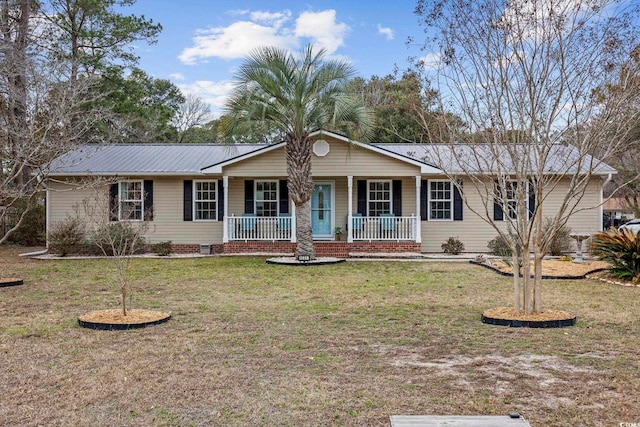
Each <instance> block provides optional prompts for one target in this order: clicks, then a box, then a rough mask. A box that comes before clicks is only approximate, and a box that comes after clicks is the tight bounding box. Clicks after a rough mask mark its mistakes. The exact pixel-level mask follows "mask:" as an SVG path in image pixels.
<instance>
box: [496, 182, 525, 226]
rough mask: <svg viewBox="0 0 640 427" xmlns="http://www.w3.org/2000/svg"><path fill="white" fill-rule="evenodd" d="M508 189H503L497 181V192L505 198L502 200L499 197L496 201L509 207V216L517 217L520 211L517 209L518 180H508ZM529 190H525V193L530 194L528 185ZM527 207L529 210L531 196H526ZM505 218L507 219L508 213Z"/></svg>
mask: <svg viewBox="0 0 640 427" xmlns="http://www.w3.org/2000/svg"><path fill="white" fill-rule="evenodd" d="M505 184H506V187H507V188H506V191H504V192H503V191H502V189H501V188H500V186H499V184H498V183H497V182H496V194H497V195H498V197H503V198H504V199H503V200H500V199H499V198H497V200H496V202H497V203H503V204H504V206H506V207H507V209H508V211H509V212H508V215H509V218H511V219H516V218H517V216H518V213H517V212H518V211H517V205H518V194H517V193H518V182H516V181H506V182H505ZM526 190H527V192H525V194H529V193H528V185H527V188H526ZM525 209H526V210H528V209H529V198H528V197H525ZM503 219H505V220H506V219H507V218H506V215H505V217H503Z"/></svg>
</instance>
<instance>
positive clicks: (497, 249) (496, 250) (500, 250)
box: [487, 235, 511, 258]
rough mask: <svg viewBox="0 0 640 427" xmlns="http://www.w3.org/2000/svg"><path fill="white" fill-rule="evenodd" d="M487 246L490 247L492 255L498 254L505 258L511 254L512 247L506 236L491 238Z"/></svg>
mask: <svg viewBox="0 0 640 427" xmlns="http://www.w3.org/2000/svg"><path fill="white" fill-rule="evenodd" d="M487 248H489V253H490V254H491V255H496V256H499V257H504V258H506V257H510V256H511V248H510V247H509V244H508V243H507V241H506V240H505V238H504V237H502V236H500V235H498V236H496V237H495V238H493V239H491V240H489V243H488V244H487Z"/></svg>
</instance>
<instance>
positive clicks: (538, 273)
mask: <svg viewBox="0 0 640 427" xmlns="http://www.w3.org/2000/svg"><path fill="white" fill-rule="evenodd" d="M536 196H537V197H538V199H537V200H542V197H541V196H542V195H536ZM534 221H535V224H534V230H535V231H534V233H533V251H534V254H533V256H534V266H533V269H534V284H533V311H535V312H537V313H540V312H541V311H542V258H543V257H544V251H543V249H542V244H543V241H542V240H543V234H542V233H543V230H542V206H539V207H538V209H537V211H536V215H535V217H534Z"/></svg>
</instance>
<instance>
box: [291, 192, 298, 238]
mask: <svg viewBox="0 0 640 427" xmlns="http://www.w3.org/2000/svg"><path fill="white" fill-rule="evenodd" d="M297 241H298V238H297V236H296V204H295V203H293V200H292V201H291V243H296V242H297Z"/></svg>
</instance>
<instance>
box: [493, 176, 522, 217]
mask: <svg viewBox="0 0 640 427" xmlns="http://www.w3.org/2000/svg"><path fill="white" fill-rule="evenodd" d="M504 182H505V183H508V182H516V183H517V182H518V181H517V180H515V179H506V180H504ZM525 194H526V197H525V199H524V206H525V211H526V212H527V221H529V182H527V186H526V189H525ZM500 198H502V197H500ZM509 200H513V201H517V199H505V200H502V201H503V202H507V203H508V202H509ZM507 203H505V206H504V207H506V206H507ZM500 207H501V208H502V221H515V220H517V219H518V215H515V216H514V217H513V218H511V215H509V212H508V211H506V212H505V210H504V207H503V206H502V205H501V206H500Z"/></svg>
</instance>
